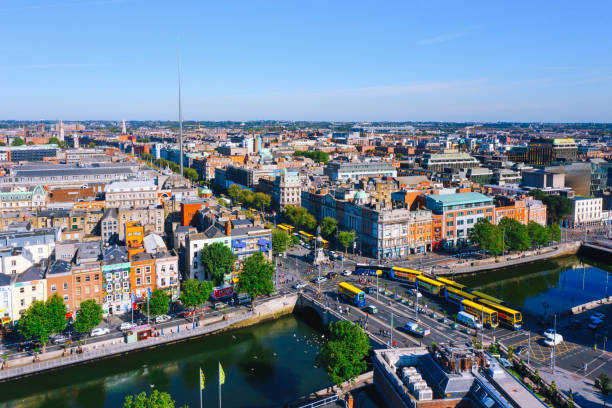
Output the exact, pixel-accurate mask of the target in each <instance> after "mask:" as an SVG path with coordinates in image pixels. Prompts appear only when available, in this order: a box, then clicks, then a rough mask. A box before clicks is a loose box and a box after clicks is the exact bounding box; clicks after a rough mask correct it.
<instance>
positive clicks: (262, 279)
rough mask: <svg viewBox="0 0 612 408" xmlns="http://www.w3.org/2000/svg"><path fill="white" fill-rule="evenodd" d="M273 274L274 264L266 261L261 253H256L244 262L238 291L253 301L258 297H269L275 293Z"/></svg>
mask: <svg viewBox="0 0 612 408" xmlns="http://www.w3.org/2000/svg"><path fill="white" fill-rule="evenodd" d="M273 274H274V265H272V262H269V261H268V260H266V258H265V257H264V255H263V254H262V253H261V252H255V253H254V254H253V255H251V256H249V257H248V258H247V259H245V260H244V263H243V264H242V271H241V272H240V279H239V280H238V285H237V287H236V290H237V291H238V293H246V294H247V295H249V296H250V297H251V299H252V300H255V298H257V296H261V295H269V294H270V293H272V292H274V284H273V283H272V276H273Z"/></svg>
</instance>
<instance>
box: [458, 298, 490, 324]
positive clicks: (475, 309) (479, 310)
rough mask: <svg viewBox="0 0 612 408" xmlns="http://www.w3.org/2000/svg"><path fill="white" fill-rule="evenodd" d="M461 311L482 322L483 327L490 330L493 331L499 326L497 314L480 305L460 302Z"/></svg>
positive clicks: (469, 301)
mask: <svg viewBox="0 0 612 408" xmlns="http://www.w3.org/2000/svg"><path fill="white" fill-rule="evenodd" d="M461 310H462V311H463V312H466V313H469V314H471V315H472V316H474V317H477V318H478V319H479V320H482V324H483V326H489V327H490V328H491V329H494V328H496V327H497V326H498V325H499V320H498V317H497V312H496V311H495V310H493V309H491V308H488V307H486V306H484V305H481V304H480V303H476V302H472V301H471V300H462V301H461Z"/></svg>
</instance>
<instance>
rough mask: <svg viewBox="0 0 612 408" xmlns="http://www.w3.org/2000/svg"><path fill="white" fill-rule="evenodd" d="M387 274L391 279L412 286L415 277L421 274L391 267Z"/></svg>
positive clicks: (412, 270) (411, 270)
mask: <svg viewBox="0 0 612 408" xmlns="http://www.w3.org/2000/svg"><path fill="white" fill-rule="evenodd" d="M388 273H389V277H390V278H391V279H395V280H398V281H402V282H408V283H412V284H414V282H415V281H416V278H417V276H420V275H422V274H423V272H421V271H417V270H415V269H408V268H400V267H399V266H394V267H392V268H391V269H390V270H389V272H388Z"/></svg>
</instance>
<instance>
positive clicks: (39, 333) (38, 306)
mask: <svg viewBox="0 0 612 408" xmlns="http://www.w3.org/2000/svg"><path fill="white" fill-rule="evenodd" d="M58 297H59V296H58ZM52 299H54V297H53V296H52V297H51V298H50V299H49V300H48V301H47V303H45V302H43V301H42V300H36V301H34V302H32V304H31V305H30V307H28V309H27V310H26V311H25V313H24V314H23V316H21V317H20V318H19V333H21V335H22V336H23V337H25V338H26V339H35V340H38V341H39V342H40V344H42V345H43V346H44V345H45V344H47V343H48V342H49V337H50V336H51V335H52V334H54V333H59V332H61V331H62V330H64V328H66V308H65V307H64V308H63V311H62V317H63V319H64V323H63V327H62V325H61V324H60V321H61V319H59V318H58V316H51V314H52V313H53V314H55V313H57V310H56V307H55V302H56V301H55V300H52ZM60 300H61V299H60ZM49 304H51V307H48V305H49Z"/></svg>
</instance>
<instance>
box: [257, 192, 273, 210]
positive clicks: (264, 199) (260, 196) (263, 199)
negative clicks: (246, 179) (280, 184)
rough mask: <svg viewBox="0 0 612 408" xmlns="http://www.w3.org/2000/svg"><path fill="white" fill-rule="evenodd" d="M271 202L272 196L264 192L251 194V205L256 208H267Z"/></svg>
mask: <svg viewBox="0 0 612 408" xmlns="http://www.w3.org/2000/svg"><path fill="white" fill-rule="evenodd" d="M271 203H272V197H270V196H269V195H268V194H264V193H255V194H254V195H253V207H255V208H257V209H261V208H268V207H270V204H271Z"/></svg>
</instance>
